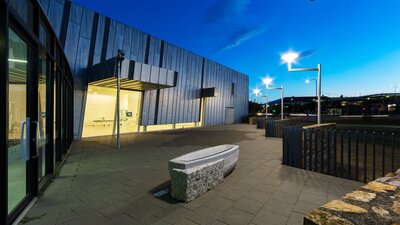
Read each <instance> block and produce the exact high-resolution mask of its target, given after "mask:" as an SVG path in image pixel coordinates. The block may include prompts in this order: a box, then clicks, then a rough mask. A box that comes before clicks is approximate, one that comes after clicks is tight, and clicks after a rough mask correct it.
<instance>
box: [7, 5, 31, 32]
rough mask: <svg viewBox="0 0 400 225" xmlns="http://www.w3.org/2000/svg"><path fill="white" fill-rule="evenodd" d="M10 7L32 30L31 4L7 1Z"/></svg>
mask: <svg viewBox="0 0 400 225" xmlns="http://www.w3.org/2000/svg"><path fill="white" fill-rule="evenodd" d="M9 4H10V5H11V7H13V8H14V10H15V11H16V12H17V14H18V15H19V16H20V17H21V19H22V20H23V21H24V22H25V23H26V24H27V25H28V26H29V28H31V29H32V27H33V4H32V2H31V1H30V0H12V1H9Z"/></svg>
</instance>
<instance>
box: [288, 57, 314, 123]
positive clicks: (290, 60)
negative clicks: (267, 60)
mask: <svg viewBox="0 0 400 225" xmlns="http://www.w3.org/2000/svg"><path fill="white" fill-rule="evenodd" d="M299 56H300V55H299V54H298V53H296V52H288V53H286V54H284V55H282V56H281V59H282V60H283V61H285V62H286V63H287V64H288V71H289V72H305V71H318V78H317V79H318V80H317V98H318V116H317V122H318V124H320V123H321V64H318V67H317V68H295V69H293V68H292V63H293V62H295V61H296V59H298V58H299Z"/></svg>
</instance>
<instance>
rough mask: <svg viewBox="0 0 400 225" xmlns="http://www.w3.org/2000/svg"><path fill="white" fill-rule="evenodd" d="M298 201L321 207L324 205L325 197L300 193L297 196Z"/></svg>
mask: <svg viewBox="0 0 400 225" xmlns="http://www.w3.org/2000/svg"><path fill="white" fill-rule="evenodd" d="M299 200H300V201H304V202H308V203H312V204H316V205H323V204H325V203H326V200H327V196H322V195H317V194H310V193H305V192H303V193H301V194H300V196H299Z"/></svg>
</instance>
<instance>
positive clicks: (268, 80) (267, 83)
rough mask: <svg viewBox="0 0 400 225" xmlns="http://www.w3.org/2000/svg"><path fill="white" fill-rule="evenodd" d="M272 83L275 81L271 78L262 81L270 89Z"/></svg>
mask: <svg viewBox="0 0 400 225" xmlns="http://www.w3.org/2000/svg"><path fill="white" fill-rule="evenodd" d="M272 81H273V79H272V78H269V77H266V78H264V79H263V80H262V82H263V84H265V85H266V86H267V87H268V85H270V84H272Z"/></svg>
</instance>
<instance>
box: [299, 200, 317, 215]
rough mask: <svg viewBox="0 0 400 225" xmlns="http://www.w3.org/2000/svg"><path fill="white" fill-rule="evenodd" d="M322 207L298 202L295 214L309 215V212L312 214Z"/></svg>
mask: <svg viewBox="0 0 400 225" xmlns="http://www.w3.org/2000/svg"><path fill="white" fill-rule="evenodd" d="M320 206H321V205H316V204H312V203H309V202H304V201H300V200H299V201H297V202H296V204H295V205H294V209H293V211H294V212H297V213H303V214H307V213H309V212H311V211H312V210H314V209H316V208H318V207H320Z"/></svg>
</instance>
